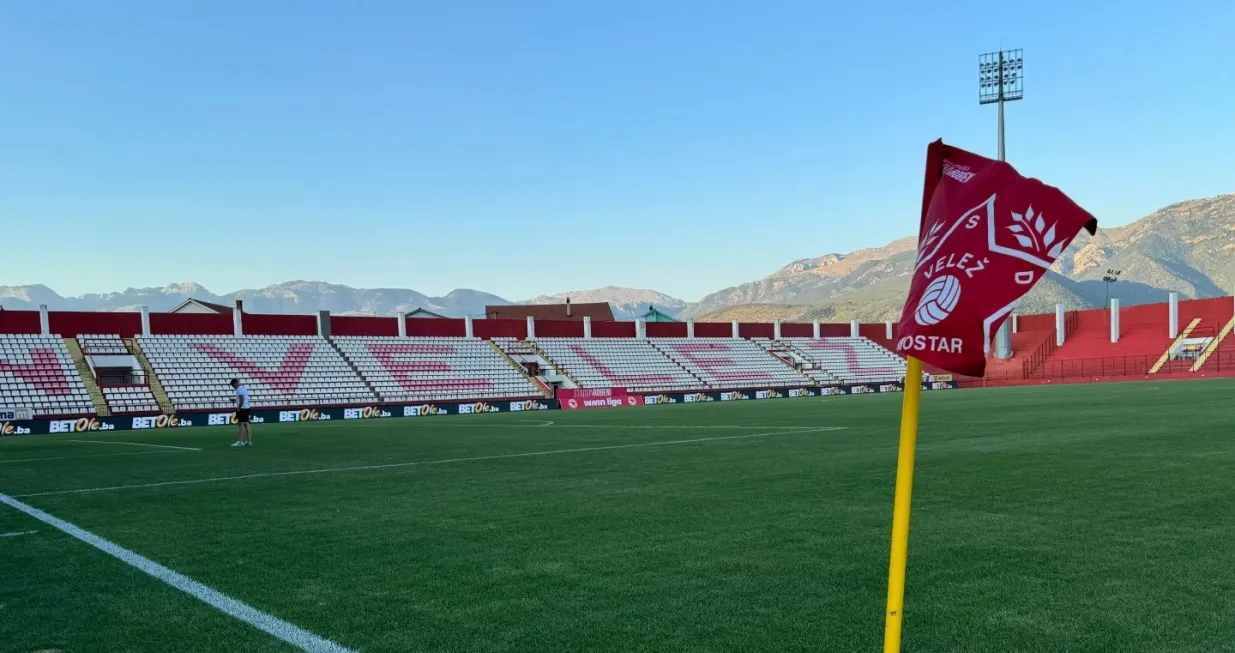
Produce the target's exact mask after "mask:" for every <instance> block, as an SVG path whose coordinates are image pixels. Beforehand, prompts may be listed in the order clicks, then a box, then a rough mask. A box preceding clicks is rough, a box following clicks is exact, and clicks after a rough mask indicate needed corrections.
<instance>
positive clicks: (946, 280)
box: [913, 274, 961, 326]
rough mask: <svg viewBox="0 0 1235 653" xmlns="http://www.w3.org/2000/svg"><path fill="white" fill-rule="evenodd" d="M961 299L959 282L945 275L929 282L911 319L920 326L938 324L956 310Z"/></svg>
mask: <svg viewBox="0 0 1235 653" xmlns="http://www.w3.org/2000/svg"><path fill="white" fill-rule="evenodd" d="M960 299H961V280H960V279H957V278H956V277H954V276H952V275H950V274H945V275H943V276H942V277H939V278H937V279H935V280H934V281H931V283H930V285H929V286H927V287H926V292H924V293H922V299H920V300H918V310H917V311H915V312H914V314H913V319H914V320H916V321H917V323H918V324H921V325H922V326H931V325H934V324H939V323H940V322H942V321H944V320H945V319H947V317H948V316H949V315H951V314H952V311H953V310H955V309H956V303H957V302H959V301H960Z"/></svg>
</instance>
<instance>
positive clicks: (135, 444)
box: [65, 440, 201, 451]
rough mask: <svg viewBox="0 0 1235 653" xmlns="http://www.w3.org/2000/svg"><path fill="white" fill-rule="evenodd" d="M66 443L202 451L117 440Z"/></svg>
mask: <svg viewBox="0 0 1235 653" xmlns="http://www.w3.org/2000/svg"><path fill="white" fill-rule="evenodd" d="M65 442H81V443H84V444H127V445H129V446H130V447H155V448H156V449H179V450H180V451H201V449H199V448H198V447H174V446H172V445H170V444H146V443H145V442H117V441H115V440H65Z"/></svg>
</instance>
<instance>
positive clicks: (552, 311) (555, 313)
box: [485, 302, 613, 322]
mask: <svg viewBox="0 0 1235 653" xmlns="http://www.w3.org/2000/svg"><path fill="white" fill-rule="evenodd" d="M529 315H530V316H532V318H533V319H536V320H569V321H572V322H582V321H583V318H585V317H590V318H592V321H593V322H612V321H613V309H611V308H609V302H595V303H591V304H569V303H567V304H511V305H508V306H486V307H485V317H487V318H489V319H490V320H523V319H527V317H528V316H529Z"/></svg>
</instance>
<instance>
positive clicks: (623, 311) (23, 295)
mask: <svg viewBox="0 0 1235 653" xmlns="http://www.w3.org/2000/svg"><path fill="white" fill-rule="evenodd" d="M568 297H569V298H570V300H571V301H572V302H576V303H582V302H609V304H610V305H611V306H612V308H613V314H614V317H616V318H617V319H619V320H632V319H634V318H636V317H639V316H641V315H643V314H644V313H647V310H648V306H649V305H654V306H656V308H657V309H659V310H660V311H662V312H664V313H667V314H670V315H678V314H680V313H681V312H682V310H683V309H684V308H686V302H684V301H682V300H680V299H675V298H673V297H669V296H668V295H665V294H663V293H658V292H656V291H653V290H638V289H634V288H616V287H609V288H598V289H595V290H581V291H575V292H564V293H558V294H556V295H544V296H540V297H533V298H532V299H529V300H525V301H521V302H518V303H529V304H560V303H564V302H565V301H566V299H567V298H568ZM189 298H192V299H198V300H202V301H207V302H213V303H216V304H224V305H228V306H230V305H233V304H234V303H235V301H236V300H237V299H240V300H243V301H244V308H245V310H246V311H249V312H253V313H313V312H316V311H321V310H326V311H330V312H331V313H333V314H336V315H394V314H396V313H399V312H408V311H412V310H415V309H417V308H423V309H425V310H427V311H431V312H434V313H438V314H440V315H445V316H448V317H463V316H465V315H472V316H481V315H484V313H485V306H497V305H502V304H510V303H513V302H510V301H508V300H506V299H503V298H501V297H498V296H497V295H493V294H490V293H486V292H481V291H479V290H469V289H465V288H460V289H457V290H452V291H450V293H448V294H446V295H445V296H442V297H432V296H429V295H424V294H422V293H419V292H416V291H415V290H407V289H403V288H352V287H350V286H344V285H340V284H334V283H325V282H322V281H288V282H286V283H278V284H274V285H272V286H266V287H265V288H258V289H251V290H239V291H236V292H232V293H227V294H223V295H216V294H214V293H213V292H211V291H209V290H207V289H206V288H204V287H203V286H201V285H200V284H197V283H192V282H189V283H174V284H170V285H167V286H162V287H157V288H129V289H128V290H125V291H124V292H113V293H102V294H89V295H82V296H80V297H62V296H61V295H60V294H58V293H56V292H55V291H54V290H52V289H51V288H48V287H47V286H43V285H31V286H0V306H3V307H4V308H6V309H9V310H32V309H37V308H38V307H39V306H40V305H43V304H45V305H47V307H48V308H50V309H52V310H64V311H136V310H139V307H140V306H143V305H144V306H149V307H150V310H152V311H156V312H161V311H168V310H171V309H173V308H175V307H176V306H177V305H179V304H180V303H182V302H183V301H184V300H186V299H189Z"/></svg>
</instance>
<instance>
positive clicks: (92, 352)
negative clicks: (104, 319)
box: [77, 334, 129, 356]
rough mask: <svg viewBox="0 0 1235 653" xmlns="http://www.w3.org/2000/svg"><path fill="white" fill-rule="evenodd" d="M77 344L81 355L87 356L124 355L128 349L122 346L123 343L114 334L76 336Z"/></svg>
mask: <svg viewBox="0 0 1235 653" xmlns="http://www.w3.org/2000/svg"><path fill="white" fill-rule="evenodd" d="M77 344H78V345H80V346H81V353H83V354H86V355H87V356H100V355H101V356H108V355H124V354H128V353H129V349H128V348H127V347H125V346H124V341H123V340H121V339H120V336H118V335H115V334H89V335H87V334H82V335H79V336H77Z"/></svg>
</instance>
